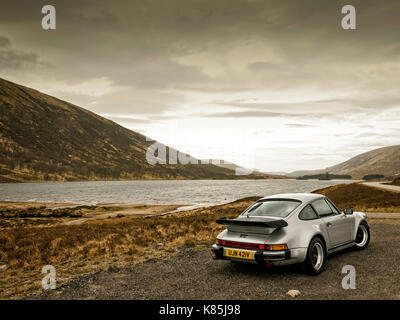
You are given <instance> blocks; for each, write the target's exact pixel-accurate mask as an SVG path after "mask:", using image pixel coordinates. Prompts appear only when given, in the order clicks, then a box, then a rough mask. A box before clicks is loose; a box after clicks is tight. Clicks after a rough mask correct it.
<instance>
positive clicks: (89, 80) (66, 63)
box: [0, 0, 400, 171]
mask: <svg viewBox="0 0 400 320" xmlns="http://www.w3.org/2000/svg"><path fill="white" fill-rule="evenodd" d="M46 4H50V2H47V1H37V0H12V1H10V0H2V1H1V10H0V77H1V78H5V79H8V80H10V81H14V82H17V83H19V84H23V85H26V86H29V87H33V88H35V89H38V90H41V91H43V92H45V93H48V94H51V95H54V96H56V97H59V98H61V99H63V100H67V101H69V102H72V103H74V104H77V105H79V106H82V107H84V108H87V109H89V110H91V111H94V112H96V113H98V114H100V115H102V116H105V117H107V118H109V119H111V120H113V121H115V122H117V123H119V124H121V125H123V126H125V127H127V128H130V129H132V130H135V131H139V132H141V133H143V134H145V135H148V136H150V137H152V138H154V139H156V140H159V141H161V142H163V143H166V144H168V145H170V146H173V147H175V148H177V149H178V150H182V151H185V152H188V153H191V154H192V155H194V156H196V157H199V158H223V159H226V160H230V161H233V162H236V163H238V164H240V165H243V166H247V167H252V168H253V167H256V168H259V169H262V170H265V171H292V170H298V169H317V168H324V167H327V166H330V165H334V164H337V163H338V162H341V161H344V160H346V159H348V158H349V157H351V156H354V155H357V154H359V153H361V152H364V151H368V150H371V149H374V148H378V147H382V146H387V145H394V144H400V126H399V119H400V99H399V98H400V90H399V88H400V19H399V16H400V1H398V0H391V1H386V0H385V1H371V0H362V1H356V0H351V1H332V0H318V1H308V0H302V1H298V0H290V1H289V0H285V1H278V0H168V1H164V0H141V1H136V0H134V1H132V0H129V1H128V0H125V1H122V0H113V1H109V0H80V1H51V4H53V5H54V6H55V8H56V10H57V29H56V30H51V31H45V30H43V29H42V28H41V19H42V17H43V15H42V14H41V8H42V6H43V5H46ZM345 4H352V5H354V6H355V8H356V10H357V11H356V12H357V29H356V30H343V29H342V28H341V18H342V17H343V15H342V14H341V8H342V6H343V5H345Z"/></svg>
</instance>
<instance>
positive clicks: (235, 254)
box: [226, 249, 253, 259]
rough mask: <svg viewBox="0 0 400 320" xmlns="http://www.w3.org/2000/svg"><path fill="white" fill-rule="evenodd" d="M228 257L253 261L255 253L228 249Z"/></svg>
mask: <svg viewBox="0 0 400 320" xmlns="http://www.w3.org/2000/svg"><path fill="white" fill-rule="evenodd" d="M226 256H227V257H230V258H239V259H253V252H251V251H244V250H235V249H226Z"/></svg>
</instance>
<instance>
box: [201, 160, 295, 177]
mask: <svg viewBox="0 0 400 320" xmlns="http://www.w3.org/2000/svg"><path fill="white" fill-rule="evenodd" d="M201 161H202V162H204V163H210V164H214V165H216V166H218V167H221V168H227V169H230V170H233V171H235V173H236V174H238V175H247V174H250V173H252V174H254V175H261V176H265V177H268V178H271V179H287V177H286V176H285V175H284V174H282V175H279V174H273V173H268V172H261V171H260V170H258V169H249V168H245V167H241V166H239V165H237V164H235V163H232V162H229V161H226V160H220V159H203V160H201Z"/></svg>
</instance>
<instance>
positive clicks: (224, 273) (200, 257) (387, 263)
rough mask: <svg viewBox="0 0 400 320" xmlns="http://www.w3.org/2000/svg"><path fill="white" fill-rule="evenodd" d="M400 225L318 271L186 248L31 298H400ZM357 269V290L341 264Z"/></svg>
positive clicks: (378, 229) (375, 227)
mask: <svg viewBox="0 0 400 320" xmlns="http://www.w3.org/2000/svg"><path fill="white" fill-rule="evenodd" d="M399 231H400V224H398V223H395V224H389V223H377V224H371V238H372V240H371V243H370V245H369V247H368V248H367V249H366V250H364V251H353V250H351V249H350V250H346V251H344V252H342V253H337V254H334V255H332V256H330V258H329V262H328V266H327V269H326V270H325V271H324V272H323V273H322V274H320V275H318V276H309V275H305V274H302V273H301V272H300V270H299V269H298V268H297V267H294V266H290V267H281V268H273V269H265V268H261V267H259V266H256V265H242V264H235V263H231V262H229V261H220V260H217V261H216V260H213V259H212V255H211V253H210V251H209V250H208V249H182V250H181V251H180V252H179V254H178V255H175V256H172V257H171V258H168V259H155V260H148V261H146V262H144V263H141V264H137V265H133V266H129V267H126V268H123V269H113V268H111V269H109V270H108V271H102V272H99V273H96V274H92V275H88V276H84V277H79V278H76V279H74V280H72V281H71V282H70V283H68V284H67V285H65V286H63V287H62V288H60V289H57V290H51V291H46V292H44V293H42V294H40V295H37V296H33V297H28V298H29V299H288V297H286V295H285V293H286V292H287V291H288V290H290V289H297V290H300V292H301V295H300V296H299V297H297V298H295V299H299V298H300V299H400V272H399V261H400V242H399ZM345 265H352V266H354V267H355V269H356V272H357V277H356V285H357V288H356V289H355V290H351V289H349V290H344V289H343V288H342V285H341V282H342V279H343V277H344V276H345V275H344V274H342V273H341V270H342V267H343V266H345Z"/></svg>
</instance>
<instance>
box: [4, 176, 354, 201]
mask: <svg viewBox="0 0 400 320" xmlns="http://www.w3.org/2000/svg"><path fill="white" fill-rule="evenodd" d="M352 182H354V180H353V181H352V180H331V181H318V180H284V179H283V180H175V181H171V180H161V181H85V182H44V183H2V184H0V201H31V202H73V203H81V204H97V203H100V202H116V203H143V204H193V205H212V204H220V203H226V202H230V201H234V200H237V199H239V198H244V197H247V196H268V195H271V194H276V193H287V192H310V191H313V190H316V189H320V188H324V187H327V186H332V185H336V184H341V183H352Z"/></svg>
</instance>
